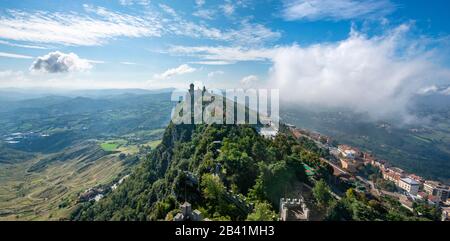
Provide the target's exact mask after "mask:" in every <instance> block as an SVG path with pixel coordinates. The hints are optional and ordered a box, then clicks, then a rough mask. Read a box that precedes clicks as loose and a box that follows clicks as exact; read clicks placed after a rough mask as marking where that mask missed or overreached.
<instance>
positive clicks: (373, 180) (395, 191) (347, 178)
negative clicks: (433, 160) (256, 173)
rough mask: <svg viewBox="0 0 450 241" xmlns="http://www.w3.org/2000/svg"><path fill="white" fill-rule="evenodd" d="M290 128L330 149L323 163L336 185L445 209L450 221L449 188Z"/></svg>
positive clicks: (409, 204) (407, 205) (408, 203)
mask: <svg viewBox="0 0 450 241" xmlns="http://www.w3.org/2000/svg"><path fill="white" fill-rule="evenodd" d="M288 127H289V130H290V131H291V132H292V133H293V135H294V136H295V137H296V138H301V137H305V138H308V139H310V140H313V141H314V142H315V143H316V144H317V145H318V146H320V147H321V148H324V149H326V150H329V152H330V154H331V155H330V157H329V158H328V159H322V160H323V161H326V162H327V163H328V164H330V165H331V166H332V167H333V170H334V172H333V176H334V177H335V178H336V180H335V181H336V182H339V183H345V184H347V185H349V186H354V187H356V190H358V191H360V192H365V193H370V194H372V195H375V196H389V197H392V198H394V199H396V200H398V201H399V202H400V203H401V204H402V206H404V207H405V208H407V209H409V210H411V211H412V210H413V207H414V205H415V204H416V203H426V204H427V205H430V206H435V207H438V208H440V209H441V210H442V221H444V220H449V219H450V194H449V193H450V188H449V186H448V185H445V184H442V183H440V182H438V181H434V180H426V179H425V178H423V177H421V176H418V175H416V174H414V173H407V172H406V171H404V170H402V169H401V168H398V167H395V166H392V165H391V164H390V163H389V162H388V161H386V160H380V159H378V158H376V157H375V156H374V155H372V154H371V153H369V152H365V151H361V150H359V149H358V148H356V147H352V146H349V145H345V144H337V143H336V142H335V141H333V140H332V138H330V137H328V136H325V135H322V134H319V133H316V132H312V131H309V130H305V129H301V128H296V127H295V126H293V125H288ZM368 172H369V173H368Z"/></svg>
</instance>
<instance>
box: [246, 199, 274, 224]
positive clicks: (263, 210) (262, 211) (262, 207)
mask: <svg viewBox="0 0 450 241" xmlns="http://www.w3.org/2000/svg"><path fill="white" fill-rule="evenodd" d="M275 219H276V213H275V212H274V211H273V210H272V207H271V206H270V204H269V203H268V202H257V203H256V204H255V209H254V210H253V212H252V213H250V214H249V215H248V216H247V221H274V220H275Z"/></svg>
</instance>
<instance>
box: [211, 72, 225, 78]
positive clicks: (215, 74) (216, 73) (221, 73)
mask: <svg viewBox="0 0 450 241" xmlns="http://www.w3.org/2000/svg"><path fill="white" fill-rule="evenodd" d="M223 74H225V72H223V71H222V70H217V71H213V72H209V73H208V79H212V78H214V77H216V76H218V75H223Z"/></svg>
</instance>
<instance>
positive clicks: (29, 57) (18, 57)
mask: <svg viewBox="0 0 450 241" xmlns="http://www.w3.org/2000/svg"><path fill="white" fill-rule="evenodd" d="M0 57H4V58H14V59H32V58H33V57H32V56H28V55H22V54H13V53H5V52H0Z"/></svg>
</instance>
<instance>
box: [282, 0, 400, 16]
mask: <svg viewBox="0 0 450 241" xmlns="http://www.w3.org/2000/svg"><path fill="white" fill-rule="evenodd" d="M283 7H284V8H283V10H282V15H283V18H284V19H286V20H310V21H314V20H320V19H326V20H342V19H344V20H346V19H364V18H373V17H382V16H385V15H387V14H389V13H391V12H392V11H393V10H394V8H395V6H394V5H393V4H392V3H391V2H390V1H389V0H285V1H284V4H283Z"/></svg>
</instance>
